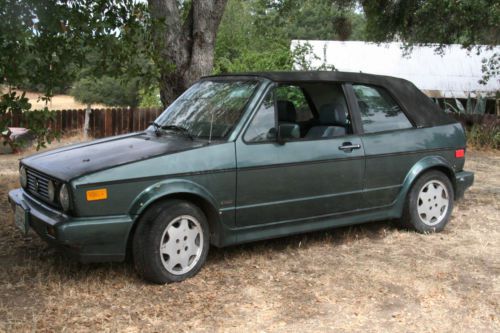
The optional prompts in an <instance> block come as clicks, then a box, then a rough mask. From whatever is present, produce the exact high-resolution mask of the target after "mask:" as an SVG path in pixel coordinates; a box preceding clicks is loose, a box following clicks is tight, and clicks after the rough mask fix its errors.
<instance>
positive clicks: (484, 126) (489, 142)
mask: <svg viewBox="0 0 500 333" xmlns="http://www.w3.org/2000/svg"><path fill="white" fill-rule="evenodd" d="M467 143H468V144H469V145H471V146H473V147H476V148H490V149H500V125H499V124H498V121H496V120H495V121H490V122H483V123H481V124H474V125H472V127H471V129H470V130H468V131H467Z"/></svg>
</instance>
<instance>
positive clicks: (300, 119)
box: [9, 72, 474, 283]
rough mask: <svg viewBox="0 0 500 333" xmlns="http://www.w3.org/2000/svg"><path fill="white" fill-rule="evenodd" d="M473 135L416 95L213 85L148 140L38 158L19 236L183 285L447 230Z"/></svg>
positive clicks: (259, 78) (22, 202)
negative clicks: (260, 253) (286, 251)
mask: <svg viewBox="0 0 500 333" xmlns="http://www.w3.org/2000/svg"><path fill="white" fill-rule="evenodd" d="M465 146H466V142H465V134H464V130H463V128H462V126H461V125H460V124H459V123H458V122H456V121H455V120H454V119H452V118H450V117H449V116H448V115H446V114H445V113H444V112H442V111H441V110H440V109H439V108H438V107H437V106H436V105H435V104H434V103H433V102H432V101H431V100H430V99H429V98H427V97H426V96H425V95H424V94H423V93H422V92H421V91H419V90H418V89H417V88H416V87H415V86H414V85H413V84H412V83H410V82H408V81H405V80H402V79H397V78H392V77H386V76H377V75H368V74H360V73H342V72H272V73H247V74H231V75H219V76H209V77H204V78H202V79H201V80H200V81H198V82H197V83H195V84H194V85H193V86H192V87H191V88H190V89H188V90H187V91H186V92H185V93H184V94H183V95H182V96H180V97H179V98H178V99H177V100H176V101H175V102H174V103H172V104H171V105H170V106H169V107H168V108H167V109H166V110H165V112H163V113H162V114H161V115H160V116H159V117H158V118H157V119H156V121H155V122H154V123H153V124H151V125H150V126H149V128H147V129H146V130H145V131H143V132H139V133H132V134H128V135H122V136H117V137H112V138H106V139H102V140H97V141H92V142H88V143H83V144H79V145H74V146H69V147H64V148H60V149H56V150H52V151H48V152H43V153H40V154H36V155H33V156H30V157H27V158H24V159H22V160H21V162H20V169H19V172H20V182H21V186H22V188H19V189H15V190H12V191H11V192H10V193H9V201H10V203H11V205H12V207H13V209H14V211H15V214H14V216H15V223H16V224H17V226H19V228H20V229H21V230H22V232H24V233H26V232H27V231H28V229H30V228H32V229H34V230H35V231H36V232H37V233H38V234H39V235H40V236H41V237H42V238H43V239H45V240H46V241H48V242H49V243H52V244H54V245H56V246H57V247H59V248H60V249H62V250H63V251H64V252H67V253H70V254H73V255H75V256H76V257H77V258H78V259H79V260H81V261H82V262H96V261H122V260H124V259H125V257H126V254H127V253H130V254H131V255H132V257H133V260H134V263H135V267H136V269H137V271H138V272H139V274H140V275H141V276H142V277H143V278H145V279H147V280H149V281H152V282H155V283H166V282H173V281H181V280H184V279H186V278H188V277H191V276H193V275H194V274H196V273H197V272H198V271H199V270H200V268H201V267H202V265H203V263H204V262H205V259H206V257H207V253H208V250H209V246H210V244H213V245H215V246H217V247H222V246H228V245H233V244H239V243H243V242H250V241H254V240H261V239H267V238H273V237H281V236H286V235H291V234H295V233H301V232H308V231H312V230H318V229H325V228H332V227H338V226H345V225H351V224H357V223H364V222H369V221H376V220H386V219H399V221H400V222H401V223H402V225H403V226H405V227H411V228H414V229H416V230H417V231H419V232H424V233H425V232H434V231H440V230H442V229H443V228H444V227H445V225H446V224H447V223H448V221H449V220H450V215H451V212H452V208H453V203H454V200H455V199H457V198H459V197H461V196H462V195H463V194H464V191H465V189H466V188H467V187H469V186H471V185H472V183H473V180H474V175H473V173H471V172H467V171H464V170H463V166H464V159H465Z"/></svg>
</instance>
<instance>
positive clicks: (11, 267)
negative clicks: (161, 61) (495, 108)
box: [0, 151, 500, 332]
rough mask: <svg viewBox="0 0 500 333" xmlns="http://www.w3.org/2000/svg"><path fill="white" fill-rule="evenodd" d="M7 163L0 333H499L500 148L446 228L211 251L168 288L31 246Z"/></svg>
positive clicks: (366, 230)
mask: <svg viewBox="0 0 500 333" xmlns="http://www.w3.org/2000/svg"><path fill="white" fill-rule="evenodd" d="M0 163H1V171H0V214H1V215H0V269H1V270H0V281H1V282H0V331H2V330H3V331H9V332H11V331H35V330H36V331H41V332H52V331H71V332H73V331H83V332H95V331H111V332H115V331H116V332H118V331H119V332H122V331H123V332H139V331H141V332H143V331H144V332H177V331H208V332H213V331H224V332H225V331H229V332H234V331H240V332H247V331H248V332H256V331H258V332H260V331H265V332H271V331H272V332H291V331H296V332H303V331H309V332H318V331H319V332H331V331H333V330H339V331H363V332H364V331H368V332H383V331H397V332H402V331H405V332H408V331H410V332H472V331H474V332H499V331H500V325H499V304H498V302H499V299H500V298H499V292H500V288H499V287H500V283H499V273H500V223H499V222H500V216H499V212H500V209H499V203H500V154H499V153H498V152H478V151H472V152H469V153H468V161H467V164H466V167H467V169H470V170H473V171H475V172H476V184H475V186H474V187H473V188H471V190H470V191H469V192H468V193H467V194H466V198H465V199H464V200H463V201H461V202H459V203H458V204H457V207H456V209H455V211H454V213H453V218H452V221H451V224H450V225H449V226H448V228H447V229H446V231H445V232H443V233H440V234H432V235H420V234H416V233H413V232H408V231H403V230H398V229H396V228H393V227H392V226H391V225H390V224H389V223H388V222H381V223H372V224H367V225H364V226H358V227H352V228H342V229H335V230H331V231H327V232H318V233H312V234H307V235H301V236H295V237H287V238H282V239H277V240H273V241H265V242H258V243H254V244H249V245H244V246H236V247H231V248H227V249H214V248H212V249H211V252H210V254H209V257H208V262H207V264H206V266H205V268H204V269H203V270H202V271H201V272H200V274H198V275H197V276H196V277H194V278H192V279H190V280H187V281H185V282H184V283H178V284H172V285H165V286H156V285H148V284H145V283H144V282H143V281H141V280H140V279H138V278H137V276H136V275H135V273H134V271H133V268H132V265H131V264H130V263H123V264H93V265H81V264H78V263H75V262H73V261H71V260H69V259H66V258H64V257H62V256H61V255H60V254H59V253H57V252H55V251H53V250H52V249H50V248H48V247H47V246H46V245H45V244H44V243H43V242H41V241H40V240H39V239H38V238H37V237H36V236H33V237H30V238H28V239H23V238H22V237H21V236H20V234H19V233H18V231H17V230H16V228H15V227H14V226H13V223H12V221H11V220H12V214H11V213H10V208H9V207H8V204H7V201H6V194H7V191H8V189H10V188H14V187H16V186H17V175H16V168H17V157H12V156H11V157H6V156H3V157H0Z"/></svg>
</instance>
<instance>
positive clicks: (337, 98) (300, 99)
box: [244, 83, 352, 142]
mask: <svg viewBox="0 0 500 333" xmlns="http://www.w3.org/2000/svg"><path fill="white" fill-rule="evenodd" d="M274 96H275V99H274V98H273V93H272V92H269V93H268V94H267V96H266V98H265V99H264V101H263V102H262V104H261V105H260V107H259V109H258V110H257V113H256V115H255V117H254V118H253V119H252V121H251V123H250V125H249V127H248V130H247V131H246V133H245V135H244V140H245V141H246V142H270V141H275V140H276V133H277V130H276V120H277V122H278V124H288V125H295V126H296V128H297V129H298V132H300V134H297V136H294V137H293V139H291V140H318V139H327V138H333V137H340V136H345V135H348V134H352V126H351V121H350V116H349V111H348V108H347V103H346V100H345V97H344V93H343V90H342V86H341V85H340V84H332V83H325V84H323V83H304V84H301V85H297V84H295V85H291V84H287V85H281V86H279V87H277V88H275V89H274ZM275 106H276V109H275ZM276 113H277V115H276Z"/></svg>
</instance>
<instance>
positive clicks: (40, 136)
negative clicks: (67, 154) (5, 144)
mask: <svg viewBox="0 0 500 333" xmlns="http://www.w3.org/2000/svg"><path fill="white" fill-rule="evenodd" d="M12 118H17V119H19V121H20V126H22V127H26V128H28V129H29V130H30V132H31V134H32V135H33V136H34V137H35V139H36V144H37V146H36V148H37V150H38V149H40V148H41V147H45V144H46V143H49V144H50V143H51V142H52V140H54V139H59V133H58V132H56V131H54V130H53V129H52V128H50V127H48V126H47V124H49V123H50V121H52V122H54V121H55V114H54V113H53V112H51V111H49V110H48V109H47V108H44V109H43V110H37V111H31V104H30V103H29V102H28V99H27V98H26V96H25V93H23V94H21V95H18V94H17V93H16V92H15V91H12V92H8V93H6V94H3V95H1V96H0V132H1V133H5V132H7V127H9V124H10V123H11V121H12V120H11V119H12ZM11 145H13V146H14V148H15V147H16V146H17V147H19V146H22V145H23V142H17V141H16V142H11Z"/></svg>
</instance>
